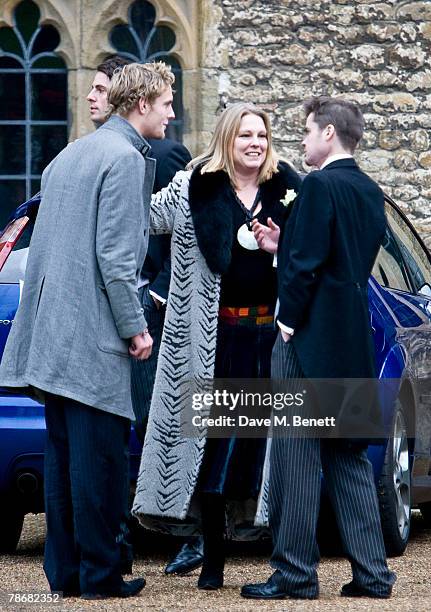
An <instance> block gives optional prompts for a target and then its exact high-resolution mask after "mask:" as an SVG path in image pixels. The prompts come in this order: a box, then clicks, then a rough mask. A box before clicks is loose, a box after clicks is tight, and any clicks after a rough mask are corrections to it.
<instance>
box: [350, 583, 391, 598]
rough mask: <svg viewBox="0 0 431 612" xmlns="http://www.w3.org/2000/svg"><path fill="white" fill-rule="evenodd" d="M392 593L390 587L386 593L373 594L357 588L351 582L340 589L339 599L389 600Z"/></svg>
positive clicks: (362, 588)
mask: <svg viewBox="0 0 431 612" xmlns="http://www.w3.org/2000/svg"><path fill="white" fill-rule="evenodd" d="M391 593H392V587H389V588H388V591H387V592H386V593H375V592H374V591H369V590H368V589H365V588H364V587H361V586H358V585H357V584H355V583H354V582H353V581H352V582H349V583H348V584H345V585H344V586H343V587H342V588H341V593H340V595H341V597H373V598H375V599H389V597H390V596H391Z"/></svg>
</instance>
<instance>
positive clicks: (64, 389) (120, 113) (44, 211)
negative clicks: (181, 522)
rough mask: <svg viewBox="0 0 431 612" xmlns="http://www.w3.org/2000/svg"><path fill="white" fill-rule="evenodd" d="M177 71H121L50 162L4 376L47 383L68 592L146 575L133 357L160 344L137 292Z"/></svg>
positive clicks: (10, 382) (54, 553)
mask: <svg viewBox="0 0 431 612" xmlns="http://www.w3.org/2000/svg"><path fill="white" fill-rule="evenodd" d="M173 81H174V76H173V74H172V72H171V71H170V70H169V69H168V67H167V66H165V65H164V64H162V63H157V64H146V65H145V66H143V65H140V64H130V65H129V66H126V67H125V68H124V69H123V70H122V71H121V72H120V73H119V74H117V75H115V77H114V79H113V83H112V87H111V90H110V94H109V102H110V104H111V113H113V114H112V116H111V118H110V119H109V120H108V121H107V122H106V123H105V125H104V126H102V127H101V128H100V129H99V130H97V131H96V132H95V133H93V134H90V135H89V136H86V137H84V138H82V139H79V140H77V141H75V142H74V143H72V144H71V145H69V146H68V147H66V149H64V150H63V151H62V152H61V153H60V154H59V155H58V156H57V157H56V158H55V159H54V160H53V161H52V162H51V164H50V165H49V166H48V167H47V168H46V170H45V171H44V173H43V176H42V203H41V206H40V210H39V214H38V217H37V221H36V225H35V228H34V232H33V237H32V242H31V246H30V252H29V258H28V265H27V271H26V277H25V284H24V290H23V295H22V300H21V304H20V307H19V309H18V313H17V315H16V318H15V322H14V325H13V327H12V330H11V333H10V335H9V338H8V342H7V345H6V349H5V352H4V355H3V359H2V363H1V366H0V384H1V385H3V386H7V387H20V388H33V389H36V390H38V391H39V392H40V391H42V392H44V394H45V416H46V425H47V448H46V454H45V506H46V521H47V538H46V547H45V563H44V569H45V573H46V576H47V578H48V582H49V585H50V587H51V590H52V591H62V592H63V594H64V595H66V596H67V595H79V594H81V597H83V598H87V599H94V598H104V597H128V596H131V595H135V594H137V593H138V592H139V591H140V590H141V589H142V588H143V587H144V585H145V580H144V579H143V578H141V579H136V580H132V581H130V582H124V581H123V579H122V577H121V569H120V548H119V544H118V535H119V531H120V521H121V516H122V511H123V491H124V487H125V484H124V478H125V473H126V470H125V465H124V461H125V455H124V445H125V442H126V439H127V436H128V434H129V430H130V419H132V418H133V411H132V405H131V397H130V359H129V356H130V355H131V356H132V357H134V358H136V359H145V358H147V357H148V356H149V355H150V353H151V346H152V340H151V337H150V335H149V334H148V330H147V329H146V328H147V324H146V321H145V318H144V316H143V313H142V309H141V305H140V302H139V299H138V291H137V277H138V274H139V272H140V269H141V267H142V264H143V262H144V258H145V253H146V248H147V242H148V207H149V199H150V196H151V192H152V186H153V180H154V165H155V162H154V160H152V159H150V158H147V157H146V154H147V153H148V151H149V146H148V143H147V142H146V140H145V138H144V137H148V138H149V137H151V138H163V137H164V132H165V128H166V126H167V124H168V121H169V120H170V119H171V118H173V117H174V113H173V110H172V87H171V86H172V84H173ZM143 237H145V238H143Z"/></svg>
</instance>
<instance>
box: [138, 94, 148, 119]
mask: <svg viewBox="0 0 431 612" xmlns="http://www.w3.org/2000/svg"><path fill="white" fill-rule="evenodd" d="M138 108H139V112H140V113H141V115H146V114H147V113H148V110H149V108H150V105H149V104H148V101H147V98H139V101H138Z"/></svg>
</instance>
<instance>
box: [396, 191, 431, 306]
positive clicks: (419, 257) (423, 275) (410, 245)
mask: <svg viewBox="0 0 431 612" xmlns="http://www.w3.org/2000/svg"><path fill="white" fill-rule="evenodd" d="M386 214H387V219H388V223H389V225H390V227H391V229H392V231H393V233H394V234H395V237H396V240H397V243H398V246H399V247H400V250H401V253H402V255H403V258H404V261H405V262H406V264H407V266H408V268H409V271H410V275H411V278H412V280H413V282H414V284H415V287H416V289H417V290H418V291H420V290H421V288H425V287H426V286H428V287H429V286H430V285H431V263H430V260H429V258H428V255H427V253H426V251H425V249H424V248H423V246H422V245H421V243H420V242H419V240H418V239H417V237H416V236H415V234H414V232H413V231H412V230H411V228H410V227H409V226H408V225H407V223H405V221H404V220H403V218H402V217H401V216H400V215H399V214H398V212H397V211H396V210H395V208H393V206H391V205H390V204H389V203H386ZM423 293H424V295H427V289H425V290H424V291H423Z"/></svg>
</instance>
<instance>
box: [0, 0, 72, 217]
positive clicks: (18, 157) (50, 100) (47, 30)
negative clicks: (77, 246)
mask: <svg viewBox="0 0 431 612" xmlns="http://www.w3.org/2000/svg"><path fill="white" fill-rule="evenodd" d="M39 18H40V11H39V8H38V7H37V5H36V4H35V3H34V2H32V1H31V0H24V1H23V2H21V3H20V4H18V6H17V7H16V9H15V11H14V25H13V27H8V26H6V27H2V28H0V229H1V228H2V227H3V226H4V225H5V224H6V221H7V218H8V217H9V215H10V213H11V212H12V211H13V210H14V208H15V207H16V206H17V205H18V204H19V203H20V202H23V201H24V200H26V199H28V198H29V197H30V196H31V195H32V194H33V193H35V192H36V191H38V190H39V186H40V177H41V174H42V171H43V169H44V168H45V166H47V164H48V163H49V162H50V161H51V160H52V159H53V158H54V157H55V156H56V155H57V153H59V151H61V149H63V148H64V147H65V146H66V144H67V70H66V66H65V64H64V62H63V60H62V59H61V58H60V57H59V56H58V55H57V54H56V53H54V50H55V49H56V47H57V46H58V44H59V42H60V36H59V34H58V32H57V30H56V29H55V28H54V27H53V26H52V25H43V26H40V25H39Z"/></svg>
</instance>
